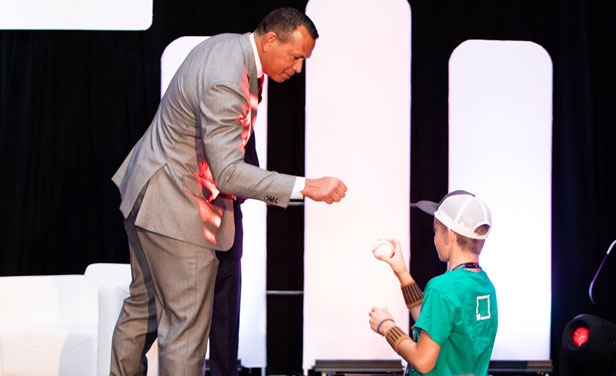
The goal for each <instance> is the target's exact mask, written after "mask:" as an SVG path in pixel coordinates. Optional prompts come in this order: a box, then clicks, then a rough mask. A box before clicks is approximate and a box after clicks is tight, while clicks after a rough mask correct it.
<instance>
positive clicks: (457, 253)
mask: <svg viewBox="0 0 616 376" xmlns="http://www.w3.org/2000/svg"><path fill="white" fill-rule="evenodd" d="M467 262H476V263H479V255H478V254H475V253H473V252H469V251H463V250H462V249H460V248H456V249H453V250H452V252H451V255H450V256H449V265H447V270H452V269H453V268H455V267H456V266H458V265H460V264H464V263H467ZM470 270H479V269H470Z"/></svg>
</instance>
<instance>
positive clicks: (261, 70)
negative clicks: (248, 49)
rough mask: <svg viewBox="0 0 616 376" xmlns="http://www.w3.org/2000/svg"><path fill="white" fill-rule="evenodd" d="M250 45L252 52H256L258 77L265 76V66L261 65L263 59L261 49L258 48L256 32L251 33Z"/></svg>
mask: <svg viewBox="0 0 616 376" xmlns="http://www.w3.org/2000/svg"><path fill="white" fill-rule="evenodd" d="M250 45H251V46H252V52H253V53H254V54H255V64H256V65H257V78H261V76H263V67H262V66H261V60H260V59H259V51H258V50H257V43H256V42H255V33H250Z"/></svg>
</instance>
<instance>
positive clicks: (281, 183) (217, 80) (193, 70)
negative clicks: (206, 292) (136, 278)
mask: <svg viewBox="0 0 616 376" xmlns="http://www.w3.org/2000/svg"><path fill="white" fill-rule="evenodd" d="M257 91H258V79H257V72H256V65H255V59H254V53H253V50H252V47H251V45H250V39H249V34H243V35H238V34H222V35H218V36H214V37H211V38H209V39H207V40H205V41H203V42H202V43H200V44H199V45H197V46H196V47H195V48H194V49H193V50H192V51H191V52H190V54H189V55H188V56H187V57H186V59H185V60H184V62H183V63H182V65H181V66H180V68H179V69H178V71H177V73H176V74H175V76H174V78H173V79H172V81H171V83H170V84H169V87H168V89H167V92H166V93H165V95H164V97H163V99H162V100H161V103H160V106H159V107H158V111H157V112H156V115H155V116H154V119H153V120H152V123H151V124H150V126H149V128H148V129H147V130H146V132H145V134H144V135H143V137H141V139H140V140H139V142H138V143H137V144H136V145H135V147H134V148H133V149H132V150H131V152H130V154H129V155H128V156H127V157H126V159H125V160H124V162H123V163H122V166H121V167H120V168H119V170H118V171H117V172H116V173H115V175H114V176H113V178H112V180H113V181H114V183H115V184H116V185H117V186H118V188H119V189H120V193H121V195H122V203H121V205H120V210H121V211H122V213H123V215H124V217H125V218H126V217H128V215H129V214H130V212H131V210H132V209H133V206H134V205H135V201H136V199H137V197H138V196H139V194H140V192H141V191H142V190H143V189H144V188H145V191H144V195H143V200H142V202H141V205H140V207H139V212H138V214H137V218H136V222H135V224H136V225H137V226H139V227H142V228H144V229H146V230H149V231H152V232H155V233H158V234H162V235H165V236H168V237H171V238H174V239H178V240H182V241H186V242H189V243H191V244H196V245H200V246H204V247H207V248H210V249H216V250H227V249H229V248H230V247H231V246H232V245H233V237H234V225H233V201H232V199H233V196H241V197H246V198H253V199H258V200H263V201H266V202H268V203H270V204H274V205H278V206H282V207H286V206H287V205H288V203H289V200H290V196H291V192H292V190H293V185H294V183H295V177H293V176H289V175H284V174H278V173H276V172H270V171H266V170H263V169H260V168H258V167H255V166H252V165H249V164H247V163H245V162H244V146H245V145H246V142H247V141H248V138H249V137H250V135H251V133H252V126H253V122H254V120H255V117H256V114H257V105H258V101H257Z"/></svg>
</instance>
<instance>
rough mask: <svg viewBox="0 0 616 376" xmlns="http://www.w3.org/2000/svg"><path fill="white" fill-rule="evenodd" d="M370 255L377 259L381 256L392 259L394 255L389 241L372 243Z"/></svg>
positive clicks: (383, 240)
mask: <svg viewBox="0 0 616 376" xmlns="http://www.w3.org/2000/svg"><path fill="white" fill-rule="evenodd" d="M372 254H373V255H374V257H376V258H377V259H378V258H379V257H381V256H383V257H387V258H389V257H392V256H393V255H394V246H393V245H392V244H391V242H390V241H389V240H385V239H381V240H378V241H377V242H376V243H374V246H373V247H372Z"/></svg>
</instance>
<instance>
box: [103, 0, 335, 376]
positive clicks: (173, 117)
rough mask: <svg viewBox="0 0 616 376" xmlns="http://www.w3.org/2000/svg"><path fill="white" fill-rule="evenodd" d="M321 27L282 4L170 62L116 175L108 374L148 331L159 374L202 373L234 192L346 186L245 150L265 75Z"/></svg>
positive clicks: (274, 198) (322, 192) (126, 370)
mask: <svg viewBox="0 0 616 376" xmlns="http://www.w3.org/2000/svg"><path fill="white" fill-rule="evenodd" d="M317 38H318V33H317V31H316V28H315V27H314V24H313V23H312V21H310V19H309V18H308V17H306V16H305V15H304V14H302V13H301V12H298V11H297V10H295V9H291V8H281V9H277V10H275V11H273V12H272V13H270V14H269V15H268V16H266V17H265V18H264V20H263V21H262V22H261V24H260V25H259V27H258V28H257V30H256V31H255V33H248V34H244V35H237V34H222V35H218V36H214V37H212V38H209V39H207V40H206V41H204V42H202V43H201V44H199V45H198V46H197V47H195V48H194V49H193V50H192V51H191V53H190V54H189V55H188V56H187V58H186V59H185V60H184V62H183V63H182V65H181V66H180V68H179V69H178V71H177V73H176V75H175V76H174V78H173V80H172V81H171V83H170V85H169V87H168V89H167V91H166V93H165V95H164V96H163V99H162V100H161V103H160V106H159V108H158V111H157V112H156V115H155V116H154V119H153V121H152V123H151V124H150V127H149V128H148V129H147V130H146V132H145V134H144V135H143V137H142V138H141V139H140V140H139V142H138V143H137V144H136V145H135V147H134V148H133V149H132V150H131V152H130V154H129V155H128V157H127V158H126V159H125V161H124V163H123V164H122V166H121V167H120V169H119V170H118V171H117V172H116V174H115V175H114V177H113V181H114V182H115V183H116V185H117V186H118V187H119V189H120V193H121V195H122V203H121V205H120V210H121V211H122V213H123V215H124V218H125V229H126V233H127V236H128V240H129V248H130V255H131V268H132V274H133V280H132V283H131V285H130V297H128V298H127V299H126V300H125V301H124V305H123V307H122V311H121V313H120V317H119V319H118V322H117V325H116V328H115V331H114V335H113V347H112V360H111V374H112V375H138V374H143V373H144V372H145V369H144V366H145V362H144V361H143V359H144V354H145V353H146V352H147V350H148V348H149V347H150V345H151V343H152V342H153V340H154V338H156V337H158V346H159V348H158V351H159V360H160V362H159V369H160V373H161V375H199V374H201V372H202V368H203V362H204V358H205V352H206V345H207V338H208V333H209V331H210V322H211V312H212V299H213V291H214V281H215V278H216V273H217V266H218V260H217V258H216V255H215V251H225V250H228V249H229V248H231V246H232V245H233V242H234V233H235V226H234V205H235V206H236V207H237V205H238V204H237V202H238V200H242V199H243V198H252V199H257V200H262V201H265V202H267V203H269V204H272V205H277V206H281V207H286V206H287V205H288V203H289V201H290V199H291V198H295V197H297V198H301V197H308V198H310V199H312V200H315V201H324V202H326V203H328V204H331V203H333V202H338V201H340V200H341V199H342V198H343V197H344V196H345V192H346V186H345V185H344V183H343V182H342V181H340V180H339V179H336V178H332V177H323V178H320V179H304V178H301V177H295V176H289V175H285V174H279V173H276V172H271V171H266V170H263V169H260V168H258V167H256V166H253V165H251V164H249V163H246V161H245V153H246V150H247V149H248V148H249V147H250V144H249V141H250V138H251V134H252V127H253V124H254V120H255V117H256V115H257V107H258V95H259V93H258V92H259V87H260V83H261V79H262V75H263V74H264V73H265V74H267V75H268V77H270V78H271V79H273V80H274V81H276V82H283V81H285V80H287V79H288V78H290V77H291V76H293V75H294V74H295V73H298V72H300V71H301V69H302V64H303V61H304V60H305V59H306V58H308V57H310V55H311V53H312V50H313V48H314V45H315V40H316V39H317ZM234 202H235V203H236V204H234Z"/></svg>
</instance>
